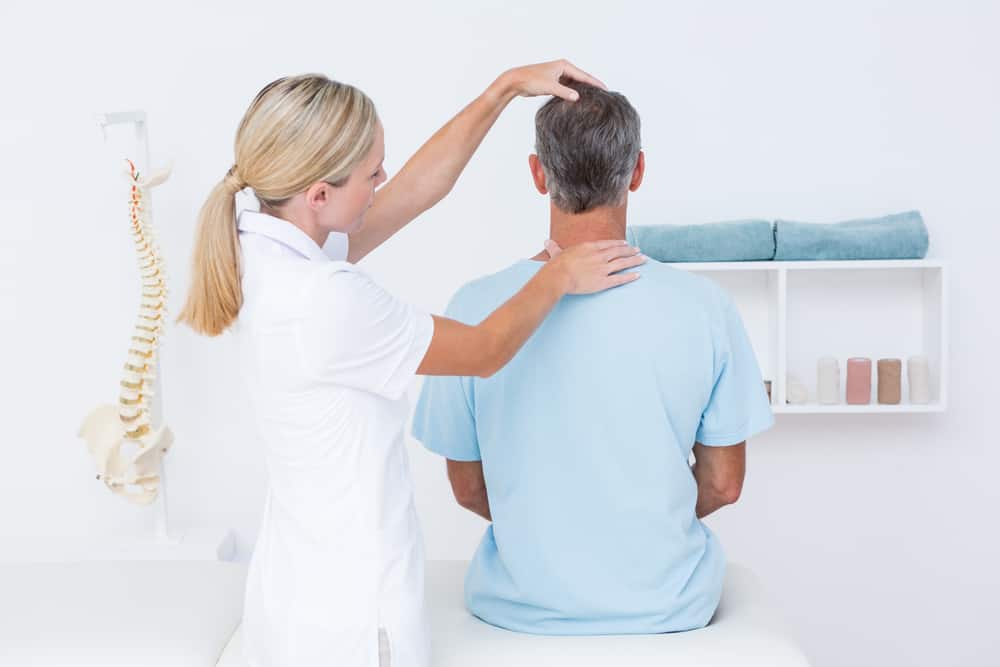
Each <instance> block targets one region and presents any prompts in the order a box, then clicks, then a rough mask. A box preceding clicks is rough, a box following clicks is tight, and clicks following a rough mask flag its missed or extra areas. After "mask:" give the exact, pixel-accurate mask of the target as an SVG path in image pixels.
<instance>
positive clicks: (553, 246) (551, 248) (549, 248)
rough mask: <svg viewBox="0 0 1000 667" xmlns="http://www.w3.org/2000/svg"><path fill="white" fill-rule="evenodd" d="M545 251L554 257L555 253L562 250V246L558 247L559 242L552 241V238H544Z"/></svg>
mask: <svg viewBox="0 0 1000 667" xmlns="http://www.w3.org/2000/svg"><path fill="white" fill-rule="evenodd" d="M545 251H546V252H548V253H549V257H555V256H556V255H558V254H559V253H561V252H562V248H560V247H559V244H558V243H556V242H555V241H553V240H552V239H546V240H545Z"/></svg>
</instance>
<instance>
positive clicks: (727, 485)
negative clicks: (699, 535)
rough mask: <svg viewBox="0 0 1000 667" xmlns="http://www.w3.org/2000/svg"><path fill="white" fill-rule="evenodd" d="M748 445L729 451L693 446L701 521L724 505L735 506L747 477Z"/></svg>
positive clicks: (726, 449) (693, 468)
mask: <svg viewBox="0 0 1000 667" xmlns="http://www.w3.org/2000/svg"><path fill="white" fill-rule="evenodd" d="M746 445H747V443H746V441H745V440H744V441H743V442H740V443H737V444H735V445H729V446H728V447H709V446H707V445H703V444H701V443H700V442H696V443H694V459H695V462H694V465H693V466H691V472H692V473H694V479H695V482H697V484H698V503H697V505H696V506H695V514H696V515H697V516H698V518H699V519H701V518H703V517H706V516H708V515H709V514H711V513H712V512H714V511H715V510H717V509H719V508H720V507H723V506H725V505H731V504H733V503H735V502H736V501H737V500H738V499H739V497H740V492H741V491H742V490H743V477H744V475H745V474H746V467H747V466H746V463H747V462H746V456H747V446H746Z"/></svg>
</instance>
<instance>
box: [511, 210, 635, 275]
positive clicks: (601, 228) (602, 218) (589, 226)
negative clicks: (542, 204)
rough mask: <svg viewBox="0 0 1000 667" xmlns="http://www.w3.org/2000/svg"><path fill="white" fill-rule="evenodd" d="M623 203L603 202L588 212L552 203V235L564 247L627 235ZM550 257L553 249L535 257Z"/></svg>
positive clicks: (544, 258)
mask: <svg viewBox="0 0 1000 667" xmlns="http://www.w3.org/2000/svg"><path fill="white" fill-rule="evenodd" d="M626 208H627V205H626V204H622V205H621V206H602V207H600V208H595V209H593V210H590V211H586V212H585V213H576V214H573V213H566V212H565V211H560V210H559V209H558V208H556V207H555V206H554V205H553V204H551V203H550V204H549V220H550V222H549V238H550V239H552V240H553V241H555V242H556V244H557V245H558V246H559V247H560V248H569V247H570V246H575V245H579V244H580V243H586V242H588V241H605V240H610V239H623V240H624V238H625V209H626ZM531 259H536V260H539V261H542V262H545V261H548V259H549V253H548V252H546V251H545V250H542V251H541V252H540V253H538V254H537V255H535V256H534V257H532V258H531Z"/></svg>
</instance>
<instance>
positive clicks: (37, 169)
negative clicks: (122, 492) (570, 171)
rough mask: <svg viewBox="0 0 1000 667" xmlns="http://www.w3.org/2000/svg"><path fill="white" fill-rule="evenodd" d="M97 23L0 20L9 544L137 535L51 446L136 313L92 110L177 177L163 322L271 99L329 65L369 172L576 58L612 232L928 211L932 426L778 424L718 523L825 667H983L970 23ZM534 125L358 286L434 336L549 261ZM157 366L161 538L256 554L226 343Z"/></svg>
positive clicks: (991, 595) (989, 253)
mask: <svg viewBox="0 0 1000 667" xmlns="http://www.w3.org/2000/svg"><path fill="white" fill-rule="evenodd" d="M103 5H104V6H99V5H98V3H72V4H70V3H67V4H66V5H65V6H58V5H51V4H43V3H31V4H29V3H20V2H14V3H11V2H5V3H4V5H3V8H2V9H0V31H2V33H3V34H2V39H0V56H2V62H3V63H4V64H3V79H2V82H0V84H2V90H3V94H2V102H0V114H2V123H0V131H2V135H0V136H2V143H0V155H2V157H0V188H2V200H0V204H2V221H0V241H2V245H0V319H2V321H0V337H2V338H0V340H2V345H0V405H2V406H3V407H2V408H0V409H2V411H3V415H2V421H0V442H2V443H3V447H4V454H5V456H4V459H3V467H2V469H0V530H2V532H3V534H4V535H6V536H20V535H24V536H32V535H83V534H111V533H138V532H141V531H142V530H143V529H145V527H146V518H145V517H144V516H143V515H142V514H141V513H139V512H137V511H136V510H135V509H134V508H132V507H130V506H127V505H126V504H125V503H123V502H122V501H120V500H118V499H117V498H114V497H112V496H111V495H110V494H109V493H107V492H106V491H105V490H104V489H103V487H102V486H101V485H100V483H98V482H96V481H95V480H94V476H93V475H94V471H93V466H92V462H91V461H90V459H89V458H88V456H87V454H86V452H85V447H84V444H83V442H82V441H80V440H78V439H77V438H76V435H75V434H76V429H77V428H78V426H79V423H80V420H81V419H82V417H83V416H84V415H85V414H86V413H87V412H88V411H89V410H90V409H91V408H93V407H95V406H96V405H97V404H98V403H102V402H109V401H112V400H114V399H115V397H116V395H117V394H116V388H117V383H118V379H119V377H118V374H119V370H120V369H121V364H122V363H123V361H124V356H125V351H126V348H127V343H128V336H129V331H130V326H131V323H132V322H133V318H134V315H135V307H136V303H137V288H136V284H135V280H134V278H135V274H134V264H133V257H132V255H131V252H132V251H131V248H130V245H129V241H128V236H127V219H126V216H127V207H126V205H125V200H124V196H123V193H124V189H123V181H122V180H121V179H119V177H118V176H117V174H116V172H117V170H118V167H119V164H120V162H119V161H118V159H119V157H120V156H119V155H116V154H112V153H109V152H108V150H107V149H106V148H105V145H104V144H103V142H102V139H101V136H100V133H99V131H98V130H97V127H96V125H95V123H94V114H95V113H97V112H103V111H115V110H126V109H134V108H141V109H145V110H146V111H147V112H148V113H149V119H150V132H151V139H152V145H153V154H154V160H155V161H157V162H162V161H166V160H168V159H172V160H173V162H174V169H175V173H174V176H173V177H172V178H171V180H170V181H169V182H168V183H167V184H166V185H164V186H162V188H161V189H159V190H158V191H157V192H156V197H155V203H156V206H155V211H156V215H155V222H156V225H157V228H158V230H159V233H160V238H161V245H162V249H163V254H164V256H165V257H166V258H167V261H168V268H170V269H171V271H170V274H171V278H172V281H173V283H172V284H173V291H172V293H171V298H170V306H171V309H172V311H173V312H174V313H176V312H178V310H179V309H180V306H181V303H182V298H183V295H184V292H185V289H186V286H187V266H188V261H189V257H190V252H191V246H192V238H193V229H194V224H195V215H196V212H197V210H198V208H199V206H200V205H201V202H202V199H203V197H204V196H205V195H206V194H207V192H208V190H209V188H210V187H211V186H212V185H213V184H214V183H216V182H217V181H218V180H219V179H221V178H222V176H223V175H224V174H225V172H226V170H227V169H228V168H229V166H230V165H231V164H232V161H233V155H232V141H233V137H234V133H235V130H236V126H237V123H238V121H239V119H240V117H241V115H242V114H243V112H244V110H245V108H246V106H247V104H248V103H249V101H250V100H251V98H252V97H253V95H254V94H255V93H256V92H257V91H258V90H259V89H260V88H261V87H262V86H263V85H264V84H266V83H267V82H269V81H271V80H272V79H274V78H276V77H278V76H281V75H285V74H290V73H299V72H305V71H319V72H323V73H326V74H328V75H330V76H332V77H334V78H337V79H341V80H344V81H348V82H352V83H355V84H357V85H359V86H360V87H362V88H363V89H364V90H365V91H366V92H367V93H369V95H371V97H372V98H373V99H374V100H375V102H376V104H377V106H378V108H379V112H380V114H381V117H382V119H383V121H384V123H385V127H386V138H387V146H388V155H387V160H386V165H387V167H388V170H389V173H390V175H391V174H392V173H393V172H394V171H395V170H396V169H398V168H399V167H400V166H401V165H402V163H403V162H404V161H405V159H406V158H407V157H408V156H409V155H410V154H412V152H413V151H414V150H415V149H416V148H417V147H418V146H419V145H420V143H421V142H422V141H423V140H425V139H426V138H427V137H428V136H430V134H431V133H432V132H433V131H434V130H435V129H437V128H438V127H439V126H440V125H441V124H442V123H443V122H445V121H446V120H447V119H448V118H449V117H451V116H452V115H453V114H455V113H456V112H457V111H458V110H459V109H460V108H461V107H462V106H463V105H464V104H466V103H467V102H469V101H470V100H471V99H472V98H473V97H474V96H475V95H477V94H478V93H479V92H481V91H482V90H483V89H484V88H485V86H486V85H487V84H488V83H489V82H490V81H491V80H492V79H493V78H494V77H495V76H496V75H498V74H499V73H500V72H501V71H503V70H504V69H506V68H508V67H511V66H514V65H518V64H524V63H530V62H536V61H539V60H547V59H551V58H555V57H567V58H569V59H571V60H573V61H574V62H576V63H578V64H579V65H580V66H582V67H584V68H586V69H588V70H590V71H592V72H593V73H595V74H597V75H598V76H600V77H601V78H603V79H604V80H605V81H606V82H607V84H608V85H609V86H610V87H612V88H613V89H617V90H620V91H622V92H624V93H625V94H626V95H627V96H628V97H629V99H630V100H631V101H632V103H633V104H634V105H635V106H636V108H637V109H638V110H639V112H640V114H641V116H642V120H643V146H644V149H645V151H646V156H647V164H648V169H647V173H646V180H645V183H644V185H643V187H642V189H641V190H640V191H639V192H638V193H637V194H636V195H634V196H633V198H632V200H631V204H630V220H631V222H633V223H635V224H653V223H666V222H671V223H694V222H709V221H714V220H724V219H732V218H741V217H751V216H756V217H764V218H775V217H785V218H792V219H801V220H809V221H816V222H832V221H835V220H838V219H844V218H849V217H859V216H866V215H880V214H884V213H890V212H895V211H900V210H906V209H910V208H917V209H919V210H920V211H921V212H922V213H923V214H924V216H925V219H926V220H927V223H928V226H929V228H930V233H931V252H930V255H931V256H932V257H942V258H946V259H948V260H949V261H950V262H951V266H952V269H953V273H952V278H953V280H952V288H953V289H952V294H951V296H952V298H953V300H952V304H953V308H952V313H951V314H952V321H951V323H950V324H951V333H952V341H953V347H952V349H953V355H952V369H953V372H952V377H951V380H952V386H951V405H950V409H949V410H948V412H947V413H945V414H943V415H867V416H865V415H862V416H836V415H835V416H812V415H810V416H802V415H782V416H780V417H779V419H778V423H777V426H776V427H775V428H774V429H773V430H772V431H770V432H769V433H767V434H765V435H763V436H762V437H759V438H756V439H754V440H753V442H751V443H750V453H749V457H750V458H749V472H748V478H747V483H746V487H745V492H744V496H743V499H742V500H741V501H740V503H739V504H738V505H736V506H734V507H732V508H728V509H725V510H723V511H722V512H720V513H719V515H718V516H717V517H714V518H713V519H712V521H711V524H712V526H713V528H714V529H716V530H717V531H718V533H719V534H720V536H721V538H722V540H723V542H724V544H725V545H726V548H727V549H728V551H729V554H730V555H731V557H732V558H733V559H734V560H737V561H740V562H743V563H745V564H747V565H749V566H750V567H752V568H753V569H755V570H756V571H757V572H758V573H759V574H760V575H761V577H762V578H763V580H764V582H765V584H766V585H767V587H768V588H769V590H770V591H771V593H772V594H773V596H774V598H775V600H776V601H777V603H778V604H779V605H780V606H781V607H782V608H783V609H784V610H785V611H786V612H787V614H788V616H789V617H790V619H791V622H792V626H793V629H794V631H795V632H796V634H797V636H798V637H799V638H800V640H801V641H802V643H803V644H804V646H805V648H806V650H807V652H808V653H809V654H810V656H811V657H812V658H813V659H814V660H815V663H816V664H817V665H821V666H833V665H927V666H930V665H935V666H938V665H988V664H997V662H996V661H997V655H998V651H1000V644H998V640H997V639H996V637H997V634H996V632H995V630H996V628H995V623H996V620H997V610H998V600H1000V574H998V568H997V562H998V556H1000V539H998V537H997V520H996V516H995V511H996V509H997V500H998V491H997V485H996V482H995V479H996V474H997V470H1000V453H998V448H997V445H996V436H995V433H994V432H993V431H990V430H988V429H987V423H988V422H991V421H992V419H991V416H992V415H994V414H995V412H994V411H995V409H996V406H997V404H998V402H1000V391H998V388H997V381H998V378H997V353H998V349H997V345H996V342H997V340H998V336H997V334H998V331H997V329H998V327H997V322H998V315H997V298H996V289H997V284H998V281H997V278H998V271H997V268H996V267H997V257H996V252H997V250H998V243H997V241H998V233H997V225H998V223H1000V215H998V214H1000V198H998V196H997V185H998V176H1000V167H998V160H1000V158H998V155H1000V129H998V123H1000V90H998V87H1000V77H998V67H997V63H998V62H1000V40H997V34H998V29H1000V12H998V10H997V7H996V5H995V4H994V3H986V2H983V3H978V4H977V3H969V2H949V3H937V4H931V3H913V2H879V3H858V2H840V3H826V4H825V5H824V6H822V7H820V6H818V3H801V2H785V3H782V2H758V3H753V5H752V7H751V5H750V3H737V2H732V3H713V4H711V5H710V6H709V5H707V3H701V4H700V5H698V6H693V5H694V3H672V4H671V5H662V3H656V4H654V3H634V2H615V3H603V2H583V1H581V0H577V1H576V2H563V3H543V2H531V3H523V4H520V5H518V6H513V4H512V3H507V2H488V3H483V2H469V1H466V2H461V1H457V0H456V1H454V2H439V3H434V4H426V5H420V6H417V5H416V3H413V4H407V5H402V6H398V7H397V6H393V5H390V4H385V3H367V2H353V3H350V4H348V5H342V4H341V3H331V2H313V3H291V2H283V3H278V2H269V3H262V4H254V3H232V4H225V5H224V4H221V3H209V2H199V3H192V4H190V5H187V4H186V3H175V2H172V3H165V2H164V3H142V2H131V3H122V4H111V3H103ZM661 5H662V6H661ZM539 103H540V100H524V99H521V100H516V101H515V102H514V103H513V104H512V105H511V106H510V107H509V109H508V110H507V111H506V112H505V113H504V115H503V117H502V118H501V119H500V121H499V122H498V123H497V125H496V126H495V128H494V130H493V132H492V133H491V134H490V135H489V136H488V137H487V139H486V141H485V142H484V144H483V146H482V147H481V149H480V150H479V152H478V154H477V155H476V156H475V158H474V159H473V161H472V162H471V164H470V166H469V167H468V169H467V171H466V173H465V174H464V175H463V177H462V178H461V180H460V181H459V184H458V187H457V189H456V190H455V191H454V192H453V193H452V194H451V196H450V197H449V198H448V199H447V200H446V201H444V202H443V203H442V204H440V205H439V206H438V207H436V208H435V209H433V210H432V211H430V212H428V213H427V214H426V215H424V216H423V217H422V218H420V219H419V220H418V221H416V222H415V223H414V224H413V225H412V226H411V227H410V228H408V229H407V230H405V231H404V232H402V233H401V234H399V235H398V237H396V238H394V239H393V240H392V241H391V242H390V243H389V244H388V245H387V246H385V247H384V248H382V249H380V250H379V251H378V252H376V253H375V254H374V255H373V256H371V257H370V258H369V259H367V260H365V262H363V265H364V266H365V268H366V269H367V270H368V271H370V272H371V273H372V274H373V275H374V276H375V277H376V279H377V280H379V281H380V282H381V283H383V284H384V285H385V286H387V287H388V288H390V289H391V290H393V291H394V292H396V293H397V294H399V295H400V296H402V297H404V298H406V299H409V300H411V301H413V302H415V303H417V304H419V305H420V306H422V307H424V308H427V309H430V310H434V311H438V312H440V311H441V310H442V309H443V308H444V306H445V304H446V302H447V300H448V298H449V296H450V295H451V293H452V292H453V290H454V289H456V288H457V287H458V286H459V285H460V284H462V283H463V282H464V281H466V280H468V279H471V278H473V277H475V276H478V275H481V274H483V273H486V272H490V271H493V270H496V269H498V268H500V267H502V266H504V265H506V264H508V263H510V262H511V261H513V260H514V259H516V258H519V257H525V256H530V255H532V254H534V253H535V252H537V251H538V250H539V249H540V247H541V243H542V241H543V239H544V238H545V237H546V235H547V231H548V224H547V217H546V214H547V202H546V200H545V199H544V198H542V197H540V196H538V195H537V194H536V193H535V192H534V190H533V188H532V187H531V184H530V180H529V175H528V169H527V155H528V153H529V152H530V150H531V146H532V141H533V136H532V116H533V113H534V111H535V109H536V108H537V107H538V105H539ZM831 335H835V332H831ZM622 344H623V345H624V344H625V341H623V342H622ZM163 363H164V367H163V377H164V387H165V409H166V415H167V420H168V423H169V425H170V426H171V427H172V429H173V430H174V432H175V434H176V436H177V440H176V443H175V446H174V449H173V451H171V453H170V454H169V459H168V460H169V475H170V480H171V510H172V513H173V519H174V520H175V522H176V524H177V525H178V526H179V527H182V526H184V525H186V524H191V523H195V522H200V523H215V524H219V525H223V524H225V525H230V526H233V527H235V528H236V529H237V531H238V538H239V539H238V541H239V549H240V554H241V558H246V556H247V555H248V554H249V550H250V549H251V547H252V544H253V539H254V537H255V533H256V522H257V519H258V516H259V511H260V507H261V502H262V498H263V496H262V493H263V484H264V477H263V470H262V462H261V459H260V456H259V454H260V448H259V443H258V442H257V440H256V439H255V436H254V434H253V431H252V428H251V423H252V415H251V414H249V411H248V410H247V407H246V400H245V397H244V395H243V393H242V392H241V389H240V387H239V385H238V383H237V376H236V373H235V371H236V369H235V367H234V351H233V348H232V345H231V341H230V340H228V338H227V337H222V338H219V339H214V340H209V339H202V338H199V337H197V336H195V335H194V334H192V333H191V332H190V331H189V330H186V329H181V328H177V327H174V328H172V329H171V330H170V331H169V334H168V340H167V342H166V345H165V347H164V348H163ZM416 388H417V385H416V384H415V386H414V392H415V390H416ZM410 454H411V460H412V467H413V473H414V476H415V478H416V494H417V503H418V506H419V511H420V515H421V519H422V521H423V525H424V528H425V535H426V542H427V551H428V555H429V557H431V558H467V557H468V556H469V555H470V554H471V552H472V550H473V548H474V545H475V544H476V542H477V540H478V537H479V535H480V533H481V531H482V528H483V524H482V523H481V522H480V521H479V520H478V519H476V518H475V517H473V516H472V515H470V514H468V513H465V512H463V511H460V510H459V509H458V508H456V507H455V505H454V504H453V501H452V500H451V497H450V491H449V489H448V487H447V485H446V480H445V476H444V471H443V464H442V463H441V462H440V461H439V460H437V459H435V458H434V457H432V456H430V455H428V454H426V453H425V452H423V451H422V450H421V449H419V448H418V447H417V446H416V445H415V444H414V443H412V442H411V443H410Z"/></svg>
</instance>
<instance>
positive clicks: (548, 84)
mask: <svg viewBox="0 0 1000 667" xmlns="http://www.w3.org/2000/svg"><path fill="white" fill-rule="evenodd" d="M502 76H503V77H506V78H507V80H508V81H509V83H510V85H511V86H512V88H513V90H514V92H515V93H517V94H518V95H520V96H521V97H534V96H536V95H556V96H558V97H561V98H563V99H567V100H570V101H573V102H575V101H576V99H577V98H578V97H579V94H577V92H576V91H575V90H573V89H572V88H569V87H567V86H565V85H563V82H564V81H565V80H566V79H569V80H572V81H580V82H581V83H589V84H590V85H592V86H597V87H598V88H603V89H605V90H607V86H605V85H604V84H603V83H602V82H601V81H600V79H598V78H597V77H595V76H592V75H590V74H587V73H586V72H584V71H583V70H582V69H580V68H579V67H577V66H576V65H574V64H573V63H571V62H569V61H568V60H553V61H551V62H547V63H538V64H537V65H525V66H524V67H515V68H514V69H509V70H507V71H506V72H504V73H503V75H502Z"/></svg>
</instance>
